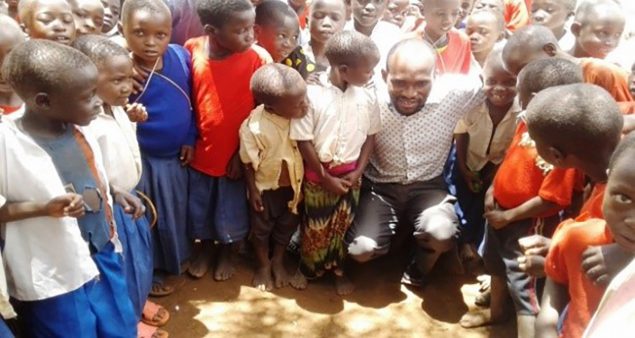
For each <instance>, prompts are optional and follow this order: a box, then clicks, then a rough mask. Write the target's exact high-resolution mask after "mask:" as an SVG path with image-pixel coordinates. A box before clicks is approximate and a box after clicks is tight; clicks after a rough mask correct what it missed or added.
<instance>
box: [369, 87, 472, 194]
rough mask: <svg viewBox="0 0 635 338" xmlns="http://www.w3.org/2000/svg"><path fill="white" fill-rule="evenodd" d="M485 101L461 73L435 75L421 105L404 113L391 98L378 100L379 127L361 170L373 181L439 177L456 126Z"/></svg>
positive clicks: (383, 181) (415, 180) (404, 181)
mask: <svg viewBox="0 0 635 338" xmlns="http://www.w3.org/2000/svg"><path fill="white" fill-rule="evenodd" d="M481 102H483V94H482V93H481V91H480V84H479V83H478V82H477V81H474V80H473V79H472V78H470V77H468V76H465V75H457V74H447V75H443V76H441V77H439V78H438V79H435V80H434V83H433V85H432V91H431V93H430V96H429V97H428V100H427V102H426V105H425V106H424V107H423V108H422V109H421V111H419V112H417V113H415V114H413V115H410V116H404V115H401V114H399V113H398V112H397V111H396V110H395V109H394V107H393V106H392V104H390V103H384V104H381V105H380V113H381V123H382V130H381V131H380V132H379V133H378V134H377V135H375V151H374V152H373V154H372V155H371V157H370V163H369V165H368V167H367V169H366V173H365V176H366V177H368V178H369V179H370V180H371V181H373V182H377V183H400V184H410V183H413V182H425V181H429V180H431V179H433V178H435V177H438V176H439V175H441V173H442V172H443V167H444V166H445V162H446V160H447V158H448V154H449V152H450V148H451V146H452V139H453V135H454V127H455V126H456V123H457V122H458V120H459V119H460V118H461V117H462V116H463V115H464V114H465V113H467V112H468V111H470V110H472V109H474V108H475V107H476V106H477V105H478V104H480V103H481Z"/></svg>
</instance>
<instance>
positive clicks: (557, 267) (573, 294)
mask: <svg viewBox="0 0 635 338" xmlns="http://www.w3.org/2000/svg"><path fill="white" fill-rule="evenodd" d="M527 125H528V130H529V133H530V135H531V136H532V138H533V139H535V140H536V144H537V150H538V151H539V152H540V154H542V155H543V156H544V158H545V160H546V161H548V162H549V163H552V164H553V165H555V166H558V167H563V168H571V167H574V168H577V169H578V170H581V171H584V173H585V174H587V175H589V176H590V177H591V178H592V179H593V180H594V181H596V182H597V180H598V179H599V178H600V177H601V179H604V180H606V170H607V168H608V167H610V165H609V162H610V159H611V155H612V154H613V152H614V150H615V148H616V147H617V144H618V143H619V141H620V138H621V136H622V127H623V117H622V114H621V112H620V109H619V107H618V105H617V104H616V102H615V100H614V99H613V98H612V97H611V96H610V95H609V94H608V93H607V92H606V91H605V90H603V89H601V88H600V87H597V86H594V85H589V84H572V85H567V86H560V87H553V88H548V89H545V90H543V91H541V92H540V93H538V94H537V95H536V96H535V97H534V98H533V99H532V101H531V104H530V105H529V106H528V107H527ZM626 163H628V162H626ZM619 164H620V165H619V166H618V167H619V169H618V168H616V167H614V168H615V169H618V170H620V171H622V170H623V169H625V167H624V164H625V162H622V163H619ZM614 183H615V182H614ZM628 186H630V184H626V186H625V187H628ZM620 192H621V191H620V187H619V186H615V185H612V186H611V187H610V188H609V187H608V186H607V190H606V194H605V195H604V206H605V207H606V206H609V207H611V206H613V207H617V205H618V204H620V205H621V206H622V207H623V206H625V205H628V204H629V203H628V202H626V200H624V199H622V198H623V197H625V196H624V195H621V194H620ZM613 203H615V204H613ZM609 210H610V208H609ZM614 211H616V210H615V209H614ZM608 216H609V217H608V218H607V221H611V222H604V221H602V220H599V219H590V217H588V216H580V217H578V219H576V221H577V223H570V224H567V225H566V226H562V225H561V226H560V228H559V230H558V233H557V234H556V235H555V236H554V239H553V241H552V243H551V247H550V248H549V254H548V255H547V258H546V260H545V272H546V274H547V282H546V284H545V290H544V295H543V298H542V300H543V301H542V303H541V310H540V314H539V316H538V320H537V322H536V336H538V337H546V336H555V335H556V334H557V333H556V326H557V323H558V320H559V315H562V314H563V311H564V308H565V306H567V304H568V310H567V314H566V316H565V318H564V325H563V328H562V333H561V334H560V337H563V338H573V337H581V336H582V333H583V332H584V329H585V328H586V325H587V323H588V322H589V320H590V319H591V316H592V315H593V312H594V311H595V309H596V307H597V306H598V304H599V302H600V298H601V297H602V294H603V293H604V287H603V286H600V285H598V284H597V283H594V282H593V281H592V280H591V279H589V278H587V276H586V274H585V272H584V269H582V268H581V267H582V262H583V260H584V257H583V252H584V251H585V250H586V249H587V248H588V247H590V246H604V245H608V244H612V243H614V242H615V241H617V242H618V244H622V245H624V243H626V245H625V246H626V247H632V244H631V243H632V241H631V240H630V239H629V238H628V237H624V229H620V228H617V229H616V228H614V227H613V226H618V225H619V224H620V223H621V222H622V220H620V219H616V218H614V217H611V216H614V215H612V214H610V212H609V214H608ZM607 223H608V226H607ZM611 230H617V232H612V231H611Z"/></svg>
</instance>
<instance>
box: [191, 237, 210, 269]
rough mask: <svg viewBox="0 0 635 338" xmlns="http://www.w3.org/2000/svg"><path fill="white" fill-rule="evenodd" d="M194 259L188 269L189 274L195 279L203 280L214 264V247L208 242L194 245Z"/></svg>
mask: <svg viewBox="0 0 635 338" xmlns="http://www.w3.org/2000/svg"><path fill="white" fill-rule="evenodd" d="M194 250H195V254H194V259H193V260H192V262H191V263H190V266H189V267H188V268H187V273H188V274H190V276H192V277H194V278H202V277H203V276H205V275H206V274H207V271H209V267H210V265H211V264H212V246H211V243H208V241H201V242H199V243H195V244H194Z"/></svg>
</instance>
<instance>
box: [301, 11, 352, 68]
mask: <svg viewBox="0 0 635 338" xmlns="http://www.w3.org/2000/svg"><path fill="white" fill-rule="evenodd" d="M309 17H310V20H309V33H310V35H311V40H309V43H308V45H306V46H305V48H304V50H305V52H306V53H307V56H308V57H309V59H310V60H311V61H313V63H315V65H316V71H318V72H323V71H325V70H326V69H327V68H328V67H329V61H328V60H327V59H326V55H324V49H325V47H326V43H327V42H328V40H329V39H330V38H331V37H332V36H333V35H334V34H336V33H338V32H340V31H342V30H343V29H344V25H345V24H346V4H345V3H344V0H315V1H313V2H311V7H310V10H309Z"/></svg>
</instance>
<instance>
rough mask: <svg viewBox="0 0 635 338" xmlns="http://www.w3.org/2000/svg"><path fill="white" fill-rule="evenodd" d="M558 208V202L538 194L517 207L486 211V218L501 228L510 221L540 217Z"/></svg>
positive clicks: (496, 227) (493, 225) (495, 226)
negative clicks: (550, 200)
mask: <svg viewBox="0 0 635 338" xmlns="http://www.w3.org/2000/svg"><path fill="white" fill-rule="evenodd" d="M557 208H559V206H558V205H557V204H555V203H552V202H549V201H547V200H545V199H543V198H542V197H540V196H536V197H534V198H532V199H530V200H528V201H526V202H525V203H523V204H521V205H519V206H517V207H516V208H512V209H507V210H500V209H495V210H492V211H488V212H485V218H487V221H488V222H489V224H490V225H491V226H492V227H494V229H501V228H503V227H505V226H506V225H507V224H509V223H512V222H516V221H520V220H523V219H527V218H534V217H538V216H540V215H542V214H544V213H545V212H547V211H551V210H553V209H557Z"/></svg>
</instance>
